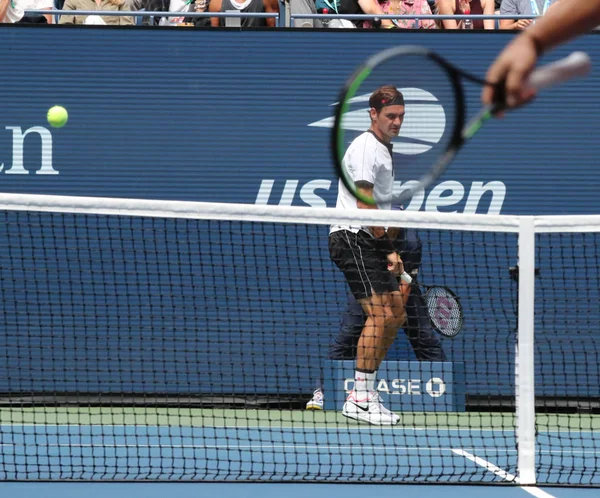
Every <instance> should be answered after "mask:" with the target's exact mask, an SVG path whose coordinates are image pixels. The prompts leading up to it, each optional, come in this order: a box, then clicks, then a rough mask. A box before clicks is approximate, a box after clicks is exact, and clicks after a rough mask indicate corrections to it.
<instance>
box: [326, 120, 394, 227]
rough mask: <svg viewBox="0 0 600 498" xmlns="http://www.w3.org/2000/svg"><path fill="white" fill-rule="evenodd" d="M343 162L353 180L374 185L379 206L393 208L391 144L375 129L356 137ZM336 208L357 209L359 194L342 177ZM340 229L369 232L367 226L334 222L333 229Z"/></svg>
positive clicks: (374, 193) (374, 192) (374, 194)
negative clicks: (378, 134) (348, 186)
mask: <svg viewBox="0 0 600 498" xmlns="http://www.w3.org/2000/svg"><path fill="white" fill-rule="evenodd" d="M343 166H344V169H345V171H347V172H348V175H349V176H350V178H351V179H352V181H354V182H359V181H365V182H369V183H370V184H372V185H373V196H374V197H375V200H376V201H377V207H378V208H379V209H391V207H392V189H393V188H394V164H393V160H392V146H391V145H387V144H385V143H383V142H382V141H381V140H380V139H379V138H378V137H377V136H376V135H375V134H374V133H373V132H371V131H366V132H365V133H363V134H362V135H359V136H358V137H356V138H355V139H354V141H353V142H352V143H351V144H350V146H349V147H348V149H347V150H346V154H344V159H343ZM335 207H336V208H341V209H358V206H357V205H356V197H354V195H352V193H351V192H350V191H349V190H348V189H347V188H346V186H345V185H344V182H343V181H342V180H341V179H340V180H339V182H338V196H337V202H336V204H335ZM338 230H349V231H351V232H354V233H357V232H358V231H359V230H365V231H367V232H369V230H368V228H367V227H362V226H347V225H332V226H331V230H330V233H333V232H337V231H338Z"/></svg>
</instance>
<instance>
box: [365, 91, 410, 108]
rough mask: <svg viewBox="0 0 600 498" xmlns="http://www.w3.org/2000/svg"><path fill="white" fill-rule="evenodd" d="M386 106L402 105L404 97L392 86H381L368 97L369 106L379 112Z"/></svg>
mask: <svg viewBox="0 0 600 498" xmlns="http://www.w3.org/2000/svg"><path fill="white" fill-rule="evenodd" d="M388 105H404V95H402V93H400V92H399V91H398V89H397V88H396V87H395V86H393V85H383V86H380V87H379V88H378V89H377V90H375V91H374V92H373V93H372V94H371V97H369V106H370V107H373V108H375V109H377V112H378V113H379V111H381V109H383V108H384V107H386V106H388Z"/></svg>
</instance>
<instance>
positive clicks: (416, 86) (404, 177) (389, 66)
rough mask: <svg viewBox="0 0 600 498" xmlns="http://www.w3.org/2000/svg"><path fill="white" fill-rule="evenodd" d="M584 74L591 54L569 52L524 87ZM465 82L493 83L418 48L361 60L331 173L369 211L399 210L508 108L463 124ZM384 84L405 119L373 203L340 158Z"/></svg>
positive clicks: (338, 120) (338, 122)
mask: <svg viewBox="0 0 600 498" xmlns="http://www.w3.org/2000/svg"><path fill="white" fill-rule="evenodd" d="M589 70H590V59H589V57H588V55H587V54H586V53H584V52H574V53H572V54H571V55H569V56H568V57H566V58H564V59H561V60H558V61H556V62H553V63H551V64H548V65H546V66H542V67H540V68H538V69H536V70H535V71H534V72H533V73H532V74H531V76H530V79H529V84H530V85H531V87H533V88H534V89H536V90H542V89H545V88H550V87H552V86H556V85H558V84H560V83H563V82H566V81H568V80H570V79H573V78H576V77H580V76H584V75H586V74H587V73H588V72H589ZM465 80H467V81H470V82H473V83H476V84H478V85H489V84H490V83H487V82H486V81H485V80H484V79H482V78H479V77H477V76H473V75H471V74H469V73H466V72H465V71H462V70H461V69H459V68H457V67H455V66H453V65H452V64H450V63H449V62H447V61H446V60H445V59H443V58H442V57H440V56H439V55H437V54H436V53H435V52H432V51H430V50H428V49H426V48H423V47H418V46H401V47H394V48H389V49H387V50H384V51H382V52H379V53H378V54H375V55H373V56H372V57H371V58H369V59H368V60H367V61H366V62H364V63H363V64H362V65H361V66H360V67H359V68H358V69H357V70H356V71H355V73H354V74H353V75H352V76H351V77H350V79H349V80H348V81H347V82H346V84H345V86H344V87H343V89H342V91H341V95H340V98H339V101H338V104H337V110H336V116H335V123H334V126H333V131H332V135H331V147H332V151H333V156H334V164H335V167H336V172H337V174H338V176H339V177H340V178H341V180H342V182H343V184H344V186H345V187H346V188H347V189H348V190H349V191H350V192H351V193H352V194H353V195H354V196H355V197H356V198H357V199H359V200H360V201H362V202H364V203H366V204H371V205H373V204H380V203H389V202H391V203H393V204H402V203H404V202H406V201H407V200H409V199H410V198H411V197H412V196H413V195H414V194H415V193H417V192H418V191H420V190H422V189H424V188H427V187H428V186H430V185H431V184H432V183H433V182H434V181H435V180H436V179H437V178H439V177H440V175H441V174H442V173H443V172H444V171H445V169H446V167H447V166H448V164H450V162H451V161H452V160H453V159H454V157H455V156H456V154H457V153H458V151H459V150H460V149H461V148H462V147H463V146H464V144H465V143H466V142H467V141H468V140H469V139H471V138H472V137H473V136H474V135H475V134H476V133H477V131H478V130H479V129H480V128H481V126H482V125H483V124H484V123H485V122H486V121H487V120H488V119H490V118H491V117H492V116H493V115H494V114H495V113H496V112H499V111H502V110H504V109H505V108H506V106H505V104H504V102H498V103H497V104H496V105H494V106H492V107H484V108H483V109H481V110H480V111H479V113H478V114H477V115H475V116H474V117H473V118H472V119H471V120H470V121H469V122H468V124H466V125H465V115H466V103H465V95H464V89H463V81H465ZM383 85H392V86H394V87H395V88H396V89H398V90H399V91H400V92H401V93H402V95H403V98H404V108H405V109H404V112H405V114H404V118H403V121H402V124H401V128H400V131H399V134H398V135H397V136H393V137H391V145H392V158H393V163H394V185H393V188H392V189H389V188H388V189H386V190H388V191H390V190H391V191H392V193H391V194H390V193H389V192H388V193H386V194H380V195H379V197H378V193H377V188H375V191H374V196H373V197H367V196H366V195H365V194H364V193H362V192H361V191H359V190H358V189H357V187H356V186H355V184H354V179H355V176H353V174H352V171H349V170H348V169H349V168H347V167H346V165H345V162H344V156H345V154H346V150H347V149H348V147H349V145H350V143H352V141H353V140H354V139H355V138H357V137H358V136H359V135H361V134H362V133H364V132H365V131H367V130H368V129H369V127H370V126H371V117H370V106H369V98H370V96H371V95H372V94H373V92H374V91H375V90H376V89H377V88H379V87H381V86H383ZM498 88H499V89H502V88H503V87H502V86H498ZM497 93H500V92H497ZM385 109H386V108H385V107H384V108H383V110H385ZM383 110H382V111H381V112H383Z"/></svg>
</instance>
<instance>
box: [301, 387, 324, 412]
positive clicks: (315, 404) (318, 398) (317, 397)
mask: <svg viewBox="0 0 600 498" xmlns="http://www.w3.org/2000/svg"><path fill="white" fill-rule="evenodd" d="M324 401H325V395H324V394H323V391H321V389H315V392H313V395H312V398H310V401H309V402H308V403H306V409H307V410H322V409H323V403H324Z"/></svg>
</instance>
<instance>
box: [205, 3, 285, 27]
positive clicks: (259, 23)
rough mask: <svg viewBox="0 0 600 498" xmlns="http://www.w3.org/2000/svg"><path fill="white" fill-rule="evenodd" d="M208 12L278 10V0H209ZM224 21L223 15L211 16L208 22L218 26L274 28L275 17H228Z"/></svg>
mask: <svg viewBox="0 0 600 498" xmlns="http://www.w3.org/2000/svg"><path fill="white" fill-rule="evenodd" d="M208 11H209V12H236V11H237V12H240V13H259V12H274V13H276V12H279V2H278V0H243V1H238V0H211V2H210V4H209V6H208ZM230 19H231V20H230V21H226V18H224V17H221V18H219V17H211V19H210V23H211V25H212V26H213V27H218V26H241V27H243V28H257V27H265V26H267V27H269V28H274V27H275V26H276V24H277V19H276V18H274V17H270V18H268V19H264V18H262V19H261V18H256V17H239V18H230Z"/></svg>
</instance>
